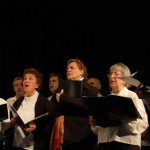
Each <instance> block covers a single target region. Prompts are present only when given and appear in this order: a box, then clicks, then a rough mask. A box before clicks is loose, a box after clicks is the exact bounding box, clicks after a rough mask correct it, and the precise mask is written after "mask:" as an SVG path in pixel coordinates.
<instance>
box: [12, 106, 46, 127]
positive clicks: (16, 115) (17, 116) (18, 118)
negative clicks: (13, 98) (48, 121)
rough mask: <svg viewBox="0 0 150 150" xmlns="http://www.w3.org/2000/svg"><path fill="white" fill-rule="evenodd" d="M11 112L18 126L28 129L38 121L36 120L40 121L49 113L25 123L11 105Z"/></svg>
mask: <svg viewBox="0 0 150 150" xmlns="http://www.w3.org/2000/svg"><path fill="white" fill-rule="evenodd" d="M10 110H11V112H12V115H13V117H14V118H15V119H16V122H17V124H18V125H19V126H21V127H26V126H27V125H28V124H29V123H30V122H32V121H36V120H38V119H40V118H42V117H45V116H48V112H47V113H44V114H42V115H40V116H38V117H36V118H34V119H32V120H30V121H28V122H24V121H23V120H22V119H21V117H20V116H19V114H18V113H17V111H16V109H15V108H14V107H13V106H11V105H10Z"/></svg>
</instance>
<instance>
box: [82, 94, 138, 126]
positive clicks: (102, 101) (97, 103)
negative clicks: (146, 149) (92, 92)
mask: <svg viewBox="0 0 150 150" xmlns="http://www.w3.org/2000/svg"><path fill="white" fill-rule="evenodd" d="M82 98H83V99H84V101H85V103H86V104H87V106H88V108H89V112H90V115H92V116H93V117H94V118H95V119H96V121H97V124H98V125H100V126H102V127H107V126H117V125H119V124H120V123H121V120H120V119H117V118H116V119H111V118H112V116H110V112H112V114H113V112H114V113H115V111H116V112H117V113H120V115H122V113H123V114H125V115H126V116H128V117H131V118H137V117H140V114H139V112H138V111H137V109H136V107H135V105H134V103H133V101H132V99H131V98H129V97H123V96H115V95H108V96H101V97H82Z"/></svg>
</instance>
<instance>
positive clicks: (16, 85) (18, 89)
mask: <svg viewBox="0 0 150 150" xmlns="http://www.w3.org/2000/svg"><path fill="white" fill-rule="evenodd" d="M13 90H14V92H15V96H13V97H10V98H8V99H7V100H6V101H7V103H8V104H9V105H11V106H12V105H13V103H14V102H15V101H16V100H17V99H18V98H20V97H22V96H24V90H23V84H22V77H15V78H14V80H13Z"/></svg>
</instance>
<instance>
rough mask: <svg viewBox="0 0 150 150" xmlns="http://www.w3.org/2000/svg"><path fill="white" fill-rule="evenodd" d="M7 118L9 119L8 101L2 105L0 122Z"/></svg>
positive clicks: (0, 107)
mask: <svg viewBox="0 0 150 150" xmlns="http://www.w3.org/2000/svg"><path fill="white" fill-rule="evenodd" d="M5 119H8V109H7V103H6V104H1V105H0V122H2V121H3V120H5Z"/></svg>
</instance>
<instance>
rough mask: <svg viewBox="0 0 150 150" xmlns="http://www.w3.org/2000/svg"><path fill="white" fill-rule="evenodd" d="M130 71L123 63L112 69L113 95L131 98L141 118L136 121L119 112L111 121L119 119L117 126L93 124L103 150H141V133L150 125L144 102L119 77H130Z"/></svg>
mask: <svg viewBox="0 0 150 150" xmlns="http://www.w3.org/2000/svg"><path fill="white" fill-rule="evenodd" d="M130 75H131V72H130V69H129V68H128V67H127V66H126V65H125V64H123V63H116V64H114V65H112V66H111V67H110V72H109V75H108V79H109V86H110V89H111V94H112V95H117V96H125V97H130V98H131V99H132V100H133V102H134V104H135V106H136V108H137V110H138V112H139V114H140V116H141V117H138V118H136V119H133V118H131V117H128V116H126V115H125V114H124V113H123V112H122V113H119V112H118V111H117V110H115V111H111V112H110V113H109V117H110V118H111V119H119V120H121V123H120V124H119V125H116V126H108V127H101V126H97V125H95V124H92V123H91V129H92V131H93V132H94V133H95V134H96V135H97V136H98V147H99V149H100V150H101V149H102V150H110V149H115V150H141V133H142V132H143V131H145V130H146V129H147V128H148V126H149V124H148V116H147V113H146V110H145V107H144V104H143V101H142V100H141V99H139V98H138V96H137V94H136V93H135V92H134V91H131V90H129V89H128V84H127V83H126V82H125V81H123V80H121V79H119V78H118V77H123V76H130Z"/></svg>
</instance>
